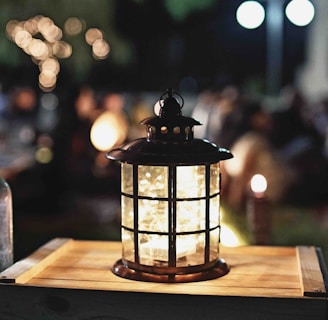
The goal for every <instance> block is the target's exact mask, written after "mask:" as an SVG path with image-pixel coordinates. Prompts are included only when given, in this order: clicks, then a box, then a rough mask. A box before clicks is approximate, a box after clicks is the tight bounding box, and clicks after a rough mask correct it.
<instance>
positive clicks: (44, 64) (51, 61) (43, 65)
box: [39, 58, 60, 74]
mask: <svg viewBox="0 0 328 320" xmlns="http://www.w3.org/2000/svg"><path fill="white" fill-rule="evenodd" d="M39 67H40V71H41V72H42V71H46V70H49V71H51V72H53V73H54V74H58V73H59V71H60V65H59V62H58V60H57V59H55V58H48V59H46V60H43V61H41V62H40V63H39Z"/></svg>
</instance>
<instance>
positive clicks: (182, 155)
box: [106, 89, 233, 165]
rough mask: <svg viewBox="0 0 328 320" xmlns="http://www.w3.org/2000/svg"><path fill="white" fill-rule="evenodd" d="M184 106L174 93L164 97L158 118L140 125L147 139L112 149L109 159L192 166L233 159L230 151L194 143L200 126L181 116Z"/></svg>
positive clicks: (162, 97) (206, 143)
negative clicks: (194, 129) (145, 131)
mask: <svg viewBox="0 0 328 320" xmlns="http://www.w3.org/2000/svg"><path fill="white" fill-rule="evenodd" d="M179 98H180V103H179V101H178V99H179ZM183 103H184V101H183V98H182V96H181V95H180V94H179V93H177V92H175V91H173V90H172V89H169V90H168V91H166V92H165V93H163V94H162V96H161V97H160V107H161V108H160V111H159V115H158V116H154V117H150V118H147V119H145V120H143V121H141V124H143V125H145V126H146V127H147V137H145V138H140V139H136V140H133V141H130V142H128V143H126V144H124V145H123V146H121V147H119V148H117V149H113V150H111V151H109V152H108V153H107V155H106V157H107V158H108V159H111V160H119V161H122V162H128V163H137V164H148V165H168V164H170V163H174V164H179V165H193V164H205V163H215V162H218V161H221V160H226V159H230V158H232V157H233V156H232V154H231V153H230V151H229V150H227V149H224V148H220V147H218V146H217V145H215V144H214V143H211V142H209V141H208V140H205V139H194V131H193V127H194V126H195V125H201V123H200V122H199V121H197V120H195V119H193V118H190V117H185V116H183V115H182V113H181V109H182V107H183Z"/></svg>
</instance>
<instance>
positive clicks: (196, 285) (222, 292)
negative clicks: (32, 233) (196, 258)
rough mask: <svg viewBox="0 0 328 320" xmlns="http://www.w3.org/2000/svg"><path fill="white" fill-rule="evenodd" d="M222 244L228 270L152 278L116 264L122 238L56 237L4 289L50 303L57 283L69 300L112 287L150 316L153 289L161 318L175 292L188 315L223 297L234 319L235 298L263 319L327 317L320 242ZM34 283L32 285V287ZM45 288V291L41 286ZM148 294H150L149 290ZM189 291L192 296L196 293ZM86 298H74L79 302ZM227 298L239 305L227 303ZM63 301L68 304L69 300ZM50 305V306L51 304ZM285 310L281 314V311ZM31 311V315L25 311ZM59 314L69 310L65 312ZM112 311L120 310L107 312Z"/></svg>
mask: <svg viewBox="0 0 328 320" xmlns="http://www.w3.org/2000/svg"><path fill="white" fill-rule="evenodd" d="M220 249H221V253H220V256H221V257H222V258H224V259H225V260H226V262H227V263H228V265H229V267H230V272H229V273H228V274H227V275H226V276H224V277H222V278H218V279H215V280H210V281H202V282H192V283H182V284H162V283H147V282H139V281H132V280H127V279H123V278H120V277H118V276H115V275H114V274H113V273H112V272H111V270H110V269H111V266H112V264H113V263H114V262H115V261H116V260H118V259H119V258H120V257H121V243H120V242H108V241H83V240H73V239H67V238H56V239H53V240H52V241H50V242H48V243H47V244H45V245H44V246H42V247H41V248H40V249H38V250H37V251H36V252H34V253H33V254H32V255H30V256H29V257H27V258H25V259H23V260H21V261H18V262H17V263H15V264H14V265H13V266H11V267H10V268H8V269H7V270H5V271H4V272H2V273H1V274H0V294H4V296H6V295H8V296H10V294H9V293H11V294H14V296H15V297H17V295H18V296H20V295H19V292H18V291H17V290H16V291H14V288H16V289H19V290H22V288H24V290H23V292H25V293H24V296H26V295H27V296H28V295H29V292H31V294H32V293H33V294H36V295H37V296H38V295H39V297H40V299H41V300H40V301H41V302H40V305H43V307H44V308H46V309H47V310H48V309H49V308H50V307H49V301H48V300H44V299H43V300H42V298H41V297H43V298H44V292H47V294H49V292H57V291H56V290H55V289H63V290H60V292H61V295H60V297H63V296H66V294H67V293H68V292H69V295H68V297H67V299H68V300H66V298H65V299H64V300H65V301H66V302H67V303H68V305H71V303H72V301H77V300H76V297H75V296H74V294H77V293H78V292H79V293H81V292H82V293H83V297H84V298H83V299H87V300H88V298H86V297H89V298H90V300H91V301H93V302H95V300H94V297H93V296H94V293H95V292H98V293H99V292H102V294H103V295H106V293H107V296H108V297H109V298H110V297H113V293H115V294H116V295H115V299H116V300H117V297H119V296H121V297H122V299H123V300H120V303H121V304H122V303H123V302H126V303H128V301H130V299H131V301H134V303H133V304H132V309H131V305H130V308H124V307H123V306H122V310H121V311H122V315H124V316H122V319H123V318H124V319H139V318H140V319H148V318H147V317H146V316H145V314H144V311H145V309H144V308H142V303H141V304H140V305H138V306H137V305H136V300H135V299H137V298H138V299H141V297H143V298H145V296H147V297H148V298H147V299H148V300H147V301H148V303H149V301H151V299H153V298H154V297H155V296H156V297H157V299H156V301H157V302H158V301H162V302H161V303H160V305H161V308H159V309H158V308H157V309H156V310H162V311H161V312H160V313H159V314H158V315H157V318H156V319H161V316H162V317H164V315H166V313H165V310H166V308H167V307H168V306H167V305H166V304H165V302H164V301H166V300H167V299H168V297H172V296H174V297H175V298H171V299H173V300H172V301H174V304H173V306H172V301H171V300H170V301H171V302H170V305H169V307H170V308H173V309H175V310H176V312H177V313H178V314H179V312H182V310H184V311H183V314H184V315H186V314H188V312H189V311H190V310H194V308H195V306H197V304H198V306H199V307H200V306H203V307H204V310H207V312H212V313H211V314H210V315H211V317H212V316H213V312H214V310H212V311H211V309H207V308H211V302H213V303H214V304H215V305H216V306H219V305H220V304H222V303H223V305H224V306H225V307H223V308H222V306H221V308H220V310H221V313H222V312H223V311H222V310H225V311H224V312H225V313H223V314H224V316H225V319H230V318H229V317H230V316H233V315H234V312H235V311H232V310H235V308H236V307H237V306H238V310H239V311H238V314H236V316H237V315H239V316H240V315H241V314H240V311H242V312H243V319H248V318H247V316H249V318H250V319H251V318H253V319H254V317H253V316H254V315H259V312H260V314H262V315H263V318H264V319H271V316H272V319H289V318H288V315H289V316H291V317H290V319H325V318H326V307H327V291H326V288H325V275H324V273H323V272H324V271H323V269H324V268H323V266H322V265H321V264H320V259H318V255H317V251H318V248H315V247H305V246H298V247H263V246H244V247H237V248H226V247H223V248H222V247H221V248H220ZM1 284H2V285H1ZM9 288H10V289H9ZM38 288H39V290H38ZM28 289H30V290H32V291H28ZM41 289H42V291H40V290H41ZM72 289H73V291H72ZM77 289H78V290H77ZM49 290H50V291H49ZM51 290H53V291H51ZM72 292H74V294H73V293H72ZM52 295H53V293H52ZM131 295H132V296H131ZM54 296H57V295H56V294H55V295H54ZM150 296H151V298H149V297H150ZM187 296H188V297H189V299H190V301H193V300H194V299H195V298H196V297H197V299H196V300H195V302H193V303H192V305H190V304H189V303H188V305H184V303H183V301H184V299H185V298H186V297H187ZM191 297H193V298H192V299H191ZM26 298H27V297H26ZM205 298H207V300H206V299H205ZM251 298H254V299H251ZM60 299H62V298H60ZM83 299H82V300H83ZM161 299H162V300H161ZM181 299H182V300H181ZM204 299H205V300H204ZM213 299H214V300H213ZM227 299H228V300H227ZM250 299H251V300H250ZM27 300H28V299H27ZM78 300H79V299H78ZM82 300H79V302H75V303H80V304H81V303H82ZM259 300H260V301H262V304H261V306H260V305H259V303H258V301H259ZM42 301H43V302H42ZM45 301H46V302H45ZM60 301H61V300H60ZM131 301H130V302H129V303H131ZM256 301H257V302H256ZM57 302H58V301H57ZM8 303H9V302H8V301H7V304H5V302H3V303H2V302H1V301H0V313H1V311H2V310H1V308H4V307H5V306H6V308H7V311H8V310H11V309H10V308H9V307H8ZM148 303H147V306H148V308H150V309H149V310H152V315H151V316H149V319H155V317H153V316H154V314H153V312H154V310H153V309H154V306H153V305H149V304H148ZM229 303H230V304H232V305H234V306H235V308H233V309H231V310H229V309H227V306H228V305H229ZM254 303H255V304H254ZM263 303H264V304H263ZM57 304H58V303H57ZM51 305H53V302H52V304H51ZM55 305H56V304H55ZM59 305H60V303H59ZM64 305H66V304H65V303H64ZM101 305H102V304H101ZM154 305H155V304H154ZM188 306H189V309H188ZM57 307H58V306H57ZM94 307H95V308H97V309H95V310H99V307H98V306H97V305H95V306H94ZM13 308H14V307H13ZM133 308H136V309H138V310H139V312H141V311H142V316H141V315H138V313H137V312H134V311H133ZM140 308H141V309H140ZM163 308H164V309H163ZM245 308H246V310H245ZM277 308H280V309H277ZM52 309H53V308H52ZM52 309H51V308H50V311H51V310H52ZM55 309H56V308H55ZM64 309H65V308H64ZM100 309H101V310H103V309H104V306H103V305H102V307H101V308H100ZM105 309H106V308H105ZM16 310H17V307H16ZM56 310H57V309H56ZM56 310H55V311H56ZM65 310H66V309H65ZM80 310H83V304H82V305H81V306H80ZM127 310H130V313H129V312H128V313H126V312H127ZM220 310H219V309H216V310H215V314H216V315H219V314H220ZM48 311H49V310H48ZM57 311H58V310H57ZM57 311H56V312H57ZM111 311H112V309H111ZM11 312H12V311H11ZM22 312H24V311H22ZM52 312H54V310H52ZM81 312H82V311H81ZM158 312H159V311H157V313H158ZM163 312H164V313H163ZM196 314H197V313H195V311H192V312H191V313H190V315H189V319H193V318H190V317H192V316H195V315H196ZM223 314H221V316H222V315H223ZM264 314H265V317H264ZM282 315H283V317H280V316H282ZM25 316H26V313H25ZM34 316H35V315H34ZM61 316H63V314H62V315H61ZM201 316H202V319H205V318H206V314H205V313H202V314H201ZM203 316H205V318H203ZM221 316H220V317H221ZM120 317H121V315H120ZM164 318H165V317H164ZM164 318H163V319H164ZM174 318H175V317H174V315H172V316H171V317H170V319H174ZM183 318H185V317H183ZM24 319H25V318H24ZM27 319H29V318H28V317H27ZM31 319H32V318H31ZM51 319H53V318H51ZM60 319H65V318H62V317H61V318H60ZM77 319H80V318H77ZM81 319H82V318H81ZM86 319H88V318H86ZM90 319H91V317H90ZM97 319H98V318H97ZM99 319H102V318H99ZM104 319H105V318H104ZM106 319H107V318H106ZM108 319H119V318H110V317H109V318H108ZM180 319H181V317H180ZM194 319H196V318H194ZM231 319H234V318H231ZM257 319H261V318H260V317H258V318H257Z"/></svg>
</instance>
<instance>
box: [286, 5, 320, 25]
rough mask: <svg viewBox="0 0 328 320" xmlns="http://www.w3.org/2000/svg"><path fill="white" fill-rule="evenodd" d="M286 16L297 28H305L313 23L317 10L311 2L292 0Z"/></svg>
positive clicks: (287, 7)
mask: <svg viewBox="0 0 328 320" xmlns="http://www.w3.org/2000/svg"><path fill="white" fill-rule="evenodd" d="M285 12H286V16H287V18H288V19H289V21H290V22H292V23H293V24H295V25H296V26H299V27H303V26H306V25H308V24H309V23H311V21H312V20H313V18H314V15H315V8H314V6H313V4H312V2H311V1H309V0H292V1H291V2H289V3H288V5H287V6H286V11H285Z"/></svg>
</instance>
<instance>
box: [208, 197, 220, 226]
mask: <svg viewBox="0 0 328 320" xmlns="http://www.w3.org/2000/svg"><path fill="white" fill-rule="evenodd" d="M219 224H220V195H217V196H216V197H214V198H211V199H210V228H214V227H216V226H217V225H219Z"/></svg>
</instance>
